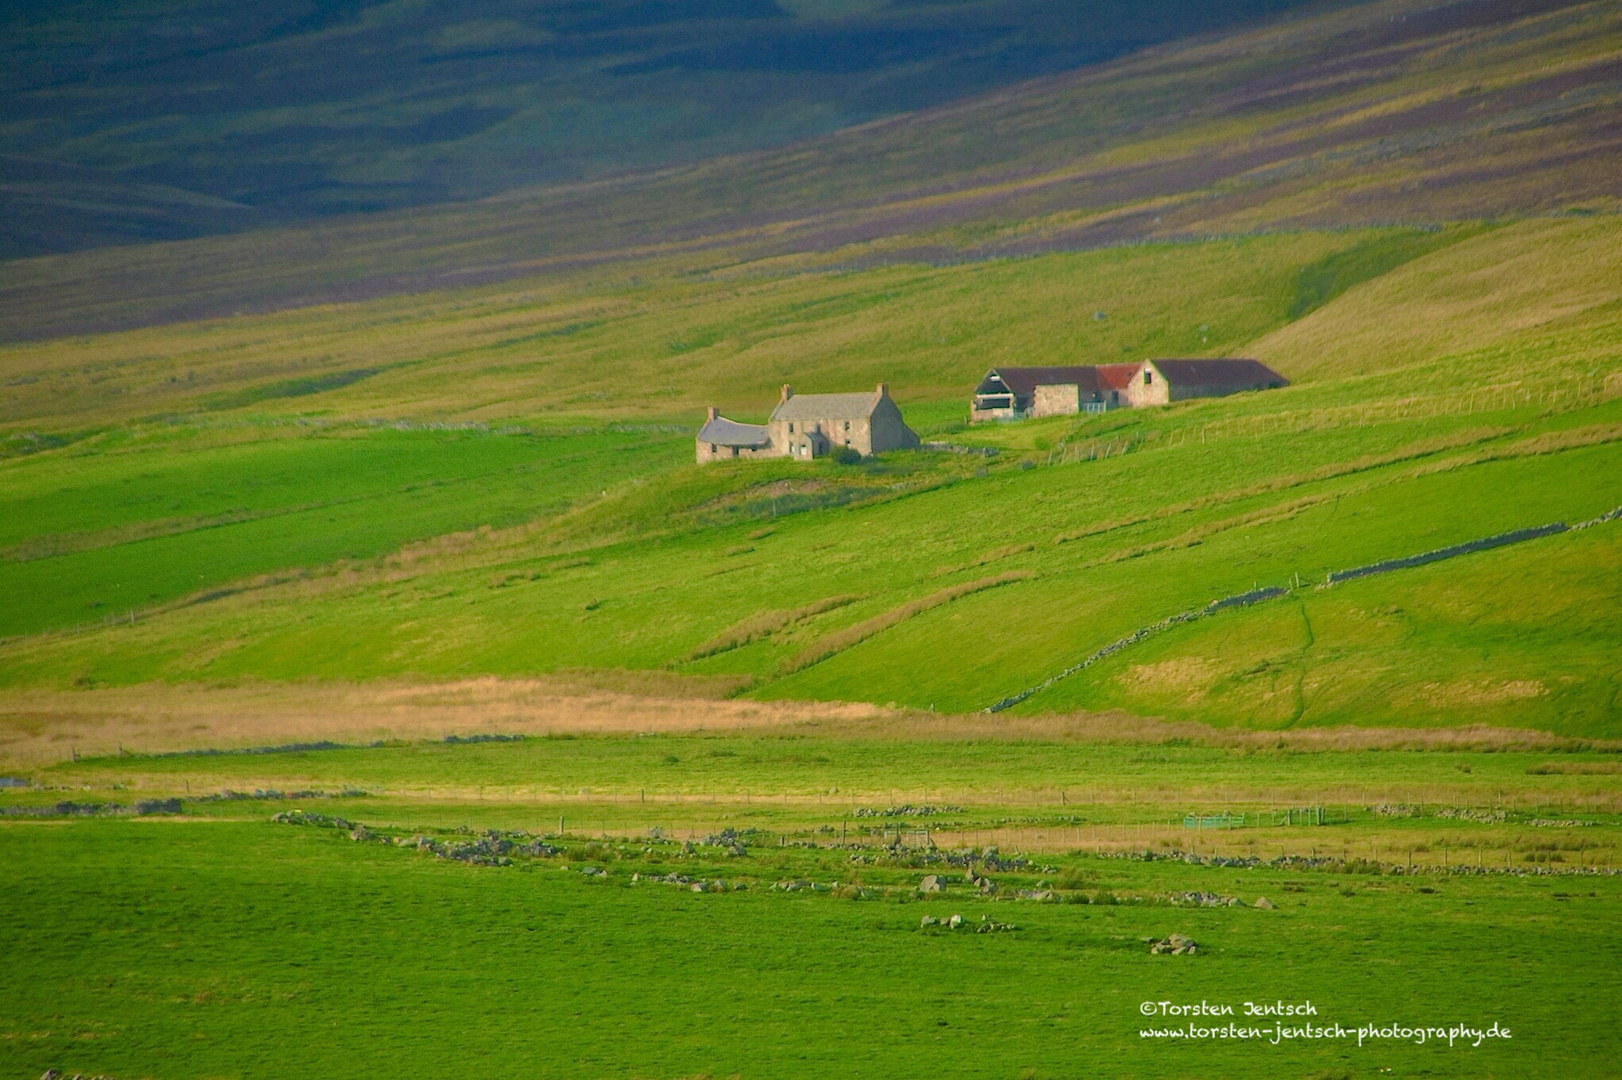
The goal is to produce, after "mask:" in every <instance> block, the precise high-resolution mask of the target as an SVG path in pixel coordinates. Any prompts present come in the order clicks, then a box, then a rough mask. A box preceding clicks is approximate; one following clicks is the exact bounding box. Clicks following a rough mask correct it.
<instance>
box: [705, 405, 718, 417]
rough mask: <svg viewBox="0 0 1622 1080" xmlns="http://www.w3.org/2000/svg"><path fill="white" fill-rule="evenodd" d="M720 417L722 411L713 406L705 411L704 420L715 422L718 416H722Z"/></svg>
mask: <svg viewBox="0 0 1622 1080" xmlns="http://www.w3.org/2000/svg"><path fill="white" fill-rule="evenodd" d="M720 415H721V410H720V409H717V408H716V407H715V406H714V405H711V406H710V407H709V408H708V409H706V410H704V419H705V420H714V419H715V418H716V417H717V416H720Z"/></svg>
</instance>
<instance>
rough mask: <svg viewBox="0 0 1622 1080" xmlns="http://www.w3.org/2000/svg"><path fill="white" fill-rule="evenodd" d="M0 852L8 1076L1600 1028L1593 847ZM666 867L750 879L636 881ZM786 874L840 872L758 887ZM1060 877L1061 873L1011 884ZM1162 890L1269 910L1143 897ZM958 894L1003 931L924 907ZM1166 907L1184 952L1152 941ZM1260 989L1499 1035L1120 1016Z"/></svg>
mask: <svg viewBox="0 0 1622 1080" xmlns="http://www.w3.org/2000/svg"><path fill="white" fill-rule="evenodd" d="M357 816H358V815H357ZM362 820H364V819H362ZM401 835H404V834H401ZM442 839H449V840H453V841H454V840H455V839H457V834H455V833H450V834H446V835H445V836H443V837H442ZM828 842H829V841H827V840H825V841H824V843H825V844H826V843H828ZM0 850H3V851H4V863H5V865H6V866H7V867H8V871H7V875H8V876H7V887H6V889H5V891H4V893H3V894H0V896H3V899H0V910H3V911H4V913H5V915H6V917H5V918H4V919H3V920H0V942H3V948H4V954H5V956H6V957H7V964H8V978H7V979H6V981H5V984H4V988H3V989H0V1002H3V1007H0V1016H4V1018H5V1019H4V1020H3V1021H0V1062H4V1067H5V1068H6V1069H7V1071H9V1072H15V1073H17V1074H19V1075H37V1074H39V1073H41V1072H43V1071H44V1070H46V1069H47V1068H58V1069H64V1070H71V1071H80V1072H85V1073H104V1074H107V1075H112V1076H152V1075H162V1076H173V1077H192V1076H196V1077H204V1076H244V1077H248V1076H293V1075H321V1074H328V1073H333V1072H344V1073H351V1074H352V1073H360V1074H364V1075H393V1076H402V1075H410V1076H417V1075H421V1076H429V1075H444V1074H445V1073H448V1072H466V1071H469V1070H473V1071H477V1072H478V1073H480V1074H482V1075H490V1076H504V1075H513V1076H518V1075H524V1076H536V1075H540V1076H578V1075H593V1076H642V1077H655V1076H658V1077H678V1076H696V1075H714V1076H743V1077H747V1076H782V1075H804V1074H806V1073H808V1072H823V1073H837V1074H840V1075H850V1076H869V1075H870V1076H876V1077H879V1076H882V1077H896V1076H933V1075H941V1074H943V1073H947V1074H951V1075H962V1076H986V1077H1004V1076H1006V1077H1022V1076H1024V1077H1030V1076H1039V1077H1063V1076H1078V1075H1097V1074H1099V1073H1108V1074H1110V1075H1115V1076H1137V1077H1157V1076H1165V1077H1182V1076H1188V1075H1199V1076H1208V1077H1224V1076H1233V1077H1240V1076H1255V1075H1269V1076H1323V1075H1333V1076H1348V1077H1363V1076H1368V1077H1373V1076H1383V1075H1395V1076H1460V1077H1463V1076H1484V1075H1516V1076H1528V1077H1536V1076H1550V1077H1555V1076H1559V1077H1567V1076H1602V1075H1607V1073H1608V1065H1607V1062H1608V1061H1609V1060H1610V1058H1611V1057H1612V1056H1613V1055H1614V1052H1615V1050H1616V1039H1615V1035H1614V1033H1613V1032H1612V1031H1611V1030H1610V1029H1609V1025H1608V1024H1607V1023H1606V1022H1605V1020H1604V1013H1605V1012H1606V1008H1605V1004H1604V1003H1606V1002H1609V1001H1612V1000H1614V999H1615V997H1616V994H1617V993H1618V990H1619V987H1618V985H1617V976H1616V969H1617V961H1618V959H1619V957H1618V956H1617V954H1616V949H1615V946H1614V944H1613V935H1611V934H1610V933H1609V928H1610V927H1611V926H1612V925H1614V923H1615V920H1616V917H1617V912H1616V906H1617V904H1618V902H1619V900H1622V895H1619V893H1618V888H1617V884H1616V881H1617V879H1616V878H1614V877H1604V876H1601V877H1580V878H1516V877H1505V876H1489V877H1454V876H1434V877H1433V876H1429V875H1416V876H1389V875H1368V874H1360V875H1346V874H1338V873H1326V872H1317V871H1298V870H1283V869H1278V868H1273V867H1262V868H1257V869H1234V868H1214V867H1205V866H1191V865H1187V864H1182V863H1175V862H1150V863H1145V862H1130V861H1125V860H1120V859H1101V858H1095V857H1089V856H1052V857H1048V856H1040V857H1038V858H1037V859H1036V860H1034V861H1033V862H1032V863H1031V864H1030V865H1029V866H1028V867H1027V868H1025V869H1023V870H1018V871H1012V872H996V871H993V872H989V873H990V876H992V877H993V878H995V879H997V880H998V882H999V885H1000V894H999V895H1000V898H998V899H986V898H983V897H982V896H980V895H979V894H978V892H977V891H975V890H972V889H970V888H969V887H967V886H966V885H963V884H961V881H960V883H959V884H955V885H951V886H948V891H947V893H946V894H945V895H944V896H942V897H936V898H931V899H927V900H919V899H915V898H914V896H913V895H912V893H911V888H912V887H913V886H915V885H916V884H917V882H918V881H919V880H920V879H921V877H922V875H923V874H924V873H925V872H929V869H930V868H928V867H927V866H920V867H919V868H917V869H910V870H909V869H906V868H905V861H904V860H903V861H902V865H901V866H898V867H895V868H888V867H887V866H886V865H885V864H886V862H887V860H886V859H885V857H884V855H883V852H882V850H880V849H879V848H877V847H868V848H866V849H864V850H865V854H863V853H862V852H856V853H847V851H845V850H829V849H828V848H827V847H822V848H819V849H816V850H812V849H806V848H772V847H765V848H758V849H753V850H751V852H750V854H749V855H747V856H744V857H741V858H740V857H729V856H727V855H726V854H725V853H724V852H723V851H722V849H720V848H714V847H699V848H697V849H696V850H695V852H694V853H693V854H691V855H684V854H682V848H680V847H679V846H677V845H676V844H672V843H655V844H646V843H633V844H626V845H615V844H596V845H591V846H586V845H584V844H583V842H582V841H581V840H578V839H577V840H575V841H573V842H572V844H569V845H567V851H566V853H565V854H563V855H561V856H557V857H553V858H550V859H534V860H522V859H521V860H519V861H518V864H517V865H514V866H508V867H483V866H468V865H463V864H460V863H454V862H449V861H446V860H437V859H434V858H432V857H430V856H427V855H424V854H419V853H417V852H415V851H407V850H404V849H402V848H398V847H394V846H384V845H379V844H375V843H354V842H352V841H351V840H350V839H349V838H348V836H347V835H346V834H345V833H343V832H341V831H337V830H331V829H317V828H309V827H302V828H301V827H293V826H286V825H276V824H269V823H267V822H266V819H265V818H264V817H259V818H257V819H239V820H214V821H209V820H198V821H184V822H176V821H172V820H171V821H159V820H150V821H142V820H127V819H124V820H87V821H73V822H68V823H62V824H57V823H21V822H16V821H12V822H7V823H6V824H4V825H3V826H0ZM850 854H859V855H861V856H862V858H863V860H864V863H863V864H853V863H852V861H851V859H850V857H849V855H850ZM888 861H889V862H895V860H888ZM565 865H568V866H570V867H571V868H570V869H568V870H565V869H563V867H564V866H565ZM582 866H596V867H602V868H604V869H606V871H607V873H606V876H602V877H595V878H587V877H585V876H583V875H581V874H580V873H579V872H578V871H579V870H580V868H581V867H582ZM666 873H679V874H681V875H683V876H684V877H687V878H697V879H700V880H704V881H713V880H722V881H725V882H726V883H727V884H728V886H729V887H731V888H734V889H736V887H737V886H738V885H740V884H741V885H743V889H742V890H741V891H729V892H724V893H719V894H710V893H694V892H692V891H691V890H690V889H689V888H688V887H686V886H672V885H666V884H662V883H655V882H651V881H648V880H643V881H640V882H638V883H635V884H633V883H632V882H631V876H632V875H633V874H639V875H640V876H642V877H643V878H644V879H646V878H649V877H651V876H654V875H663V874H666ZM960 873H961V872H959V874H960ZM785 879H800V880H807V881H812V882H815V883H816V884H818V885H821V886H824V887H829V886H834V885H835V884H836V883H838V885H839V886H841V887H842V891H841V892H839V893H833V892H828V891H822V892H809V893H792V894H785V893H781V892H774V891H771V890H770V889H769V886H770V885H771V883H773V882H775V881H779V880H785ZM1054 880H1058V881H1059V882H1060V884H1061V891H1062V892H1063V894H1064V895H1065V896H1066V897H1067V898H1072V899H1074V900H1079V901H1081V902H1073V903H1038V902H1033V901H1022V900H1017V899H1012V898H1011V897H1012V895H1013V894H1015V893H1016V892H1017V891H1018V890H1019V889H1021V888H1033V887H1034V886H1036V885H1037V884H1038V883H1039V882H1051V881H1054ZM852 883H859V887H860V892H859V893H858V891H857V890H856V889H852V888H850V886H851V885H852ZM1182 891H1200V892H1209V893H1215V894H1220V895H1224V896H1226V895H1234V896H1237V897H1238V898H1240V899H1241V900H1242V901H1243V903H1244V904H1246V905H1250V904H1253V903H1254V902H1255V901H1256V900H1257V899H1258V898H1259V897H1262V896H1266V897H1268V898H1269V899H1270V900H1271V901H1272V902H1273V903H1274V904H1275V910H1270V911H1269V910H1258V909H1256V908H1254V907H1250V906H1243V907H1221V908H1217V909H1200V908H1184V907H1176V906H1172V905H1170V904H1169V903H1168V902H1167V898H1168V897H1169V896H1170V895H1171V894H1174V893H1177V892H1182ZM858 896H861V897H865V898H856V897H858ZM952 914H960V915H962V916H963V917H964V919H965V920H967V921H968V923H969V924H970V926H973V925H977V924H978V923H979V922H980V920H981V917H982V916H986V917H989V918H990V919H992V920H994V921H996V922H999V923H1004V924H1011V925H1012V926H1014V927H1016V928H1017V929H1012V930H1004V931H1001V932H997V933H989V934H975V933H969V932H966V931H943V930H932V929H924V930H921V929H920V928H919V924H920V920H921V918H922V916H924V915H931V916H935V917H942V918H944V917H946V916H949V915H952ZM1173 933H1180V934H1185V935H1187V936H1189V937H1191V938H1193V939H1194V940H1195V941H1197V942H1198V943H1199V949H1198V953H1197V955H1193V956H1155V955H1150V954H1149V950H1148V945H1147V943H1146V942H1147V940H1148V939H1151V938H1152V939H1162V938H1165V937H1166V936H1167V935H1169V934H1173ZM1280 1000H1282V1001H1288V1002H1303V1001H1310V1002H1311V1003H1312V1005H1313V1006H1314V1008H1315V1009H1316V1010H1317V1016H1316V1018H1315V1019H1316V1021H1318V1022H1322V1023H1335V1022H1337V1021H1338V1022H1340V1023H1343V1024H1346V1025H1348V1026H1352V1027H1355V1026H1356V1025H1359V1024H1380V1025H1384V1024H1390V1023H1393V1022H1395V1023H1399V1024H1405V1025H1418V1026H1450V1025H1455V1024H1465V1025H1468V1026H1471V1027H1478V1028H1483V1029H1485V1028H1487V1027H1488V1026H1490V1025H1491V1024H1493V1023H1497V1024H1499V1025H1501V1026H1502V1027H1507V1028H1508V1029H1509V1030H1510V1031H1511V1033H1512V1037H1511V1038H1510V1039H1508V1040H1494V1041H1491V1042H1488V1043H1485V1044H1483V1045H1482V1046H1479V1047H1471V1046H1465V1045H1454V1046H1451V1047H1449V1046H1447V1045H1446V1043H1445V1041H1443V1042H1436V1041H1432V1042H1430V1043H1429V1044H1428V1045H1415V1044H1414V1043H1413V1042H1412V1041H1411V1040H1410V1041H1395V1040H1387V1041H1382V1042H1369V1043H1366V1044H1365V1045H1364V1046H1362V1047H1359V1046H1357V1044H1356V1040H1355V1038H1352V1039H1348V1040H1336V1041H1329V1040H1316V1041H1308V1040H1291V1041H1286V1042H1284V1043H1283V1044H1282V1045H1277V1046H1275V1045H1272V1043H1271V1041H1270V1038H1271V1037H1270V1036H1269V1037H1265V1038H1263V1039H1261V1040H1258V1041H1255V1042H1249V1043H1244V1044H1240V1043H1236V1042H1215V1041H1201V1042H1198V1043H1186V1042H1179V1041H1159V1040H1156V1041H1153V1042H1151V1041H1150V1040H1146V1039H1143V1038H1142V1037H1140V1035H1139V1034H1138V1033H1139V1031H1140V1030H1142V1029H1143V1028H1144V1027H1145V1026H1146V1021H1145V1020H1144V1018H1143V1017H1142V1015H1141V1014H1140V1008H1141V1005H1142V1003H1143V1002H1145V1001H1149V1002H1158V1001H1170V1002H1174V1003H1178V1004H1197V1003H1199V1002H1201V1001H1205V1002H1210V1003H1224V1004H1232V1005H1234V1006H1235V1007H1236V1008H1242V1006H1243V1003H1244V1002H1246V1001H1252V1002H1257V1001H1263V1002H1269V1003H1271V1002H1275V1001H1280ZM1241 1019H1243V1018H1241ZM1254 1023H1256V1024H1257V1026H1266V1027H1269V1028H1271V1027H1272V1026H1273V1023H1274V1021H1273V1020H1271V1019H1268V1018H1263V1019H1260V1020H1257V1021H1255V1022H1254ZM1155 1026H1161V1027H1170V1026H1174V1021H1173V1020H1172V1019H1167V1018H1157V1022H1156V1025H1155Z"/></svg>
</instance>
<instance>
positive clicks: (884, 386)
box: [879, 382, 890, 398]
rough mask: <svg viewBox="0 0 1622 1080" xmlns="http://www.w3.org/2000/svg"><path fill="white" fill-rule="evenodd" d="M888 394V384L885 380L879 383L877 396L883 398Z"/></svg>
mask: <svg viewBox="0 0 1622 1080" xmlns="http://www.w3.org/2000/svg"><path fill="white" fill-rule="evenodd" d="M889 396H890V384H889V383H887V382H881V383H879V397H881V398H884V397H889Z"/></svg>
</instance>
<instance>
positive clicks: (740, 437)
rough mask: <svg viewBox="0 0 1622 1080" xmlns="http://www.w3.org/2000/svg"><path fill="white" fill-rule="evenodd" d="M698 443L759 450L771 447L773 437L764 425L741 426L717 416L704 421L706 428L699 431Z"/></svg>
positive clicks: (734, 421)
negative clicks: (763, 447)
mask: <svg viewBox="0 0 1622 1080" xmlns="http://www.w3.org/2000/svg"><path fill="white" fill-rule="evenodd" d="M698 441H699V442H706V443H714V444H715V445H716V446H746V447H750V448H759V447H762V446H770V445H771V444H772V436H771V433H770V432H768V431H767V430H766V427H765V425H763V424H740V423H738V422H737V421H736V420H728V419H727V418H726V417H724V416H717V417H716V418H715V419H714V420H706V421H704V426H703V427H701V428H699V429H698Z"/></svg>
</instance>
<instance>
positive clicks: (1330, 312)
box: [1250, 217, 1622, 379]
mask: <svg viewBox="0 0 1622 1080" xmlns="http://www.w3.org/2000/svg"><path fill="white" fill-rule="evenodd" d="M1617 234H1618V224H1617V222H1616V219H1614V218H1609V217H1599V218H1579V219H1569V218H1568V219H1563V220H1533V221H1523V222H1520V223H1518V224H1515V225H1510V226H1507V227H1505V228H1502V229H1497V230H1494V231H1493V232H1490V233H1487V234H1485V235H1482V236H1478V237H1475V238H1473V239H1470V240H1465V241H1463V242H1461V243H1459V244H1455V245H1454V246H1452V247H1450V248H1447V249H1445V250H1443V251H1438V252H1435V253H1433V254H1431V255H1427V256H1425V257H1424V258H1421V259H1416V260H1414V261H1413V262H1412V263H1410V264H1408V265H1407V266H1404V267H1401V268H1399V269H1397V270H1395V271H1393V272H1391V273H1389V274H1385V275H1382V276H1381V277H1378V278H1376V279H1374V280H1372V281H1368V282H1365V283H1363V284H1361V285H1358V286H1356V287H1355V288H1353V289H1351V290H1350V291H1348V292H1347V293H1346V294H1345V295H1344V296H1342V297H1340V299H1339V300H1338V301H1336V303H1334V304H1332V305H1329V306H1327V307H1324V308H1321V309H1319V310H1318V311H1315V312H1313V313H1312V314H1310V315H1308V316H1306V317H1305V318H1303V319H1300V320H1298V321H1297V322H1293V323H1290V324H1289V325H1287V326H1284V327H1281V328H1280V329H1278V330H1275V331H1273V332H1272V333H1270V334H1268V335H1267V336H1266V337H1264V338H1262V339H1261V340H1260V341H1258V342H1255V343H1253V344H1252V346H1251V352H1250V355H1253V356H1255V357H1257V358H1258V359H1260V360H1262V361H1263V362H1265V363H1268V364H1271V365H1273V366H1274V367H1276V368H1278V370H1280V371H1283V372H1285V373H1286V374H1288V375H1289V376H1290V377H1291V378H1295V379H1301V378H1305V377H1323V376H1326V375H1329V374H1335V375H1354V374H1366V373H1368V372H1373V371H1388V370H1391V369H1392V368H1396V367H1401V366H1403V365H1404V364H1407V363H1412V362H1414V361H1417V360H1421V359H1424V358H1426V357H1433V356H1446V355H1449V354H1453V353H1461V352H1465V351H1467V350H1471V349H1477V348H1481V347H1483V346H1486V345H1490V344H1492V343H1494V342H1497V341H1500V340H1502V339H1503V338H1504V336H1505V335H1506V333H1525V332H1535V331H1537V330H1538V329H1540V328H1542V327H1546V326H1551V325H1554V324H1557V323H1560V322H1562V321H1564V320H1569V319H1571V318H1572V317H1573V316H1576V315H1579V314H1581V313H1583V312H1587V311H1592V310H1594V309H1596V308H1600V307H1603V306H1604V305H1607V304H1613V303H1615V302H1617V301H1618V300H1619V299H1622V244H1618V243H1617Z"/></svg>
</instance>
